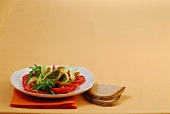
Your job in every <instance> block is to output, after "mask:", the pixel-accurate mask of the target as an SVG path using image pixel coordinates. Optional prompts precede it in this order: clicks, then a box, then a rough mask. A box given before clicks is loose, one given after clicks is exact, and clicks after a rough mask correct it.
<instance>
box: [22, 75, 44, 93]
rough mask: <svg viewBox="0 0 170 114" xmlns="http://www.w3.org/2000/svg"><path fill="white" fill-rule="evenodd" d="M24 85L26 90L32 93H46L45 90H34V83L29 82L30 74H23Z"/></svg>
mask: <svg viewBox="0 0 170 114" xmlns="http://www.w3.org/2000/svg"><path fill="white" fill-rule="evenodd" d="M22 85H23V87H24V90H25V91H28V92H32V93H40V94H45V93H46V92H44V91H38V90H32V87H33V84H28V74H26V75H24V76H23V78H22Z"/></svg>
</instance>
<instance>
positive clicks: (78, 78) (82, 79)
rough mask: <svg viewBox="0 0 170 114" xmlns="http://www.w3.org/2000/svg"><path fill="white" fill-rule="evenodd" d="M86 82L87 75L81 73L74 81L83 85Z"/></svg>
mask: <svg viewBox="0 0 170 114" xmlns="http://www.w3.org/2000/svg"><path fill="white" fill-rule="evenodd" d="M84 82H85V77H84V76H81V75H80V76H77V77H76V80H75V81H74V82H72V84H79V85H81V84H82V83H84Z"/></svg>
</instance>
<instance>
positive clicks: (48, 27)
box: [0, 0, 170, 114]
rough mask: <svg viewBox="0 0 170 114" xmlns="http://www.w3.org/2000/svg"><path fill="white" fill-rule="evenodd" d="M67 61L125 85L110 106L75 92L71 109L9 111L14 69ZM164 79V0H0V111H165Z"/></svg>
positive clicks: (169, 51)
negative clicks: (87, 99) (102, 104)
mask: <svg viewBox="0 0 170 114" xmlns="http://www.w3.org/2000/svg"><path fill="white" fill-rule="evenodd" d="M72 63H73V64H75V65H77V66H84V67H86V68H87V69H88V70H90V71H91V72H92V73H93V74H94V76H95V81H96V82H97V83H101V84H111V85H119V86H126V91H125V92H124V93H123V95H122V97H121V98H120V100H119V102H118V104H117V105H116V106H113V107H101V106H97V105H94V104H91V103H89V102H88V101H86V100H85V99H84V97H83V96H82V95H78V108H77V109H71V110H70V109H69V110H67V109H24V108H12V107H10V106H9V104H10V101H11V97H12V92H13V89H14V88H13V86H12V84H11V83H10V76H11V74H12V73H13V72H14V71H15V70H18V69H22V68H26V67H29V66H32V65H33V64H56V65H57V64H72ZM169 77H170V1H169V0H0V85H1V92H0V113H69V114H72V113H74V114H77V113H93V114H95V113H170V78H169Z"/></svg>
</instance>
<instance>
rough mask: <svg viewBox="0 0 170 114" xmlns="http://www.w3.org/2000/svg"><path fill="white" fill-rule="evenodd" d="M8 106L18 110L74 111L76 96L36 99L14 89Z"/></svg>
mask: <svg viewBox="0 0 170 114" xmlns="http://www.w3.org/2000/svg"><path fill="white" fill-rule="evenodd" d="M10 106H12V107H18V108H46V109H75V108H77V96H71V97H64V98H38V97H33V96H30V95H26V94H24V93H21V92H19V91H18V90H16V89H14V92H13V96H12V100H11V103H10Z"/></svg>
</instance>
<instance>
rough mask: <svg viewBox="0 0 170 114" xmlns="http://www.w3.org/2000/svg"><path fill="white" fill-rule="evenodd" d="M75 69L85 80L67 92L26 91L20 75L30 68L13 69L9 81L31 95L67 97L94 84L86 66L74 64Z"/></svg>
mask: <svg viewBox="0 0 170 114" xmlns="http://www.w3.org/2000/svg"><path fill="white" fill-rule="evenodd" d="M76 69H77V71H79V72H80V74H81V75H83V76H84V77H85V79H86V81H85V82H84V83H83V84H82V85H80V86H79V87H78V88H76V89H75V90H73V91H71V92H69V93H67V94H55V95H52V94H38V93H31V92H27V91H25V90H24V88H23V85H22V77H23V76H24V75H25V74H28V73H29V71H30V69H29V68H25V69H21V70H18V71H15V72H14V73H13V74H12V75H11V77H10V81H11V83H12V85H13V86H14V88H16V89H17V90H18V91H20V92H22V93H25V94H28V95H31V96H36V97H42V98H62V97H69V96H73V95H77V94H80V93H83V92H85V91H87V90H89V89H90V88H91V87H92V86H93V84H94V76H93V74H92V73H91V72H90V71H88V70H87V69H86V68H84V67H77V66H76Z"/></svg>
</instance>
